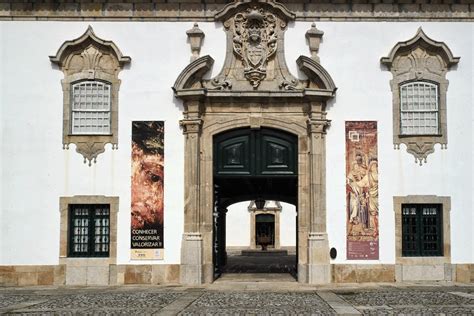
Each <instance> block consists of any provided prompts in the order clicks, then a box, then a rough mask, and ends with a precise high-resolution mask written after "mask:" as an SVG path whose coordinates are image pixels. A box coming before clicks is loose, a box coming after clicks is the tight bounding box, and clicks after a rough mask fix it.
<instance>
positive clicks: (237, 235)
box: [225, 201, 250, 247]
mask: <svg viewBox="0 0 474 316" xmlns="http://www.w3.org/2000/svg"><path fill="white" fill-rule="evenodd" d="M249 204H250V201H245V202H240V203H235V204H232V205H230V206H229V207H228V208H227V217H226V231H225V233H226V235H225V238H226V246H230V247H237V246H238V247H249V245H250V213H249V211H248V209H247V207H248V206H249Z"/></svg>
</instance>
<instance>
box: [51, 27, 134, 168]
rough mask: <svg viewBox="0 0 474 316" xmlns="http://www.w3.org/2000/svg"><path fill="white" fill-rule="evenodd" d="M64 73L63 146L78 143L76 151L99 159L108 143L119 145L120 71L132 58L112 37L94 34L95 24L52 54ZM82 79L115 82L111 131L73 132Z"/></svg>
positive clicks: (62, 81)
mask: <svg viewBox="0 0 474 316" xmlns="http://www.w3.org/2000/svg"><path fill="white" fill-rule="evenodd" d="M49 58H50V60H51V62H52V63H54V64H56V65H58V67H59V68H60V69H61V70H62V71H63V73H64V79H63V80H61V84H62V88H63V148H64V149H69V145H70V144H75V145H76V151H77V152H78V153H80V154H81V155H82V156H83V157H84V163H85V162H86V161H87V160H88V161H89V166H90V165H91V162H92V161H94V162H96V160H97V156H98V155H99V154H100V153H103V152H104V151H105V144H107V143H111V144H112V149H116V148H117V147H118V92H119V88H120V83H121V81H120V79H118V75H119V73H120V71H121V70H122V69H123V68H124V66H125V65H126V64H128V63H130V61H131V58H130V57H128V56H123V55H122V53H121V52H120V50H119V49H118V47H117V46H116V45H115V44H114V43H113V42H111V41H106V40H103V39H101V38H99V37H97V36H96V35H95V34H94V30H93V29H92V27H90V26H89V27H88V28H87V31H86V32H85V33H84V34H83V35H82V36H80V37H79V38H77V39H74V40H71V41H66V42H64V43H63V44H62V45H61V47H60V48H59V50H58V52H57V53H56V55H55V56H50V57H49ZM81 81H103V82H107V83H109V84H110V85H111V104H110V134H106V135H104V134H93V135H91V134H73V133H72V127H71V124H72V120H71V106H72V85H73V84H76V83H78V82H81Z"/></svg>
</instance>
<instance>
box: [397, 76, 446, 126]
mask: <svg viewBox="0 0 474 316" xmlns="http://www.w3.org/2000/svg"><path fill="white" fill-rule="evenodd" d="M400 104H401V107H400V124H401V126H400V127H401V130H400V132H401V134H402V135H436V134H438V132H439V119H438V86H437V85H435V84H432V83H428V82H421V81H415V82H409V83H406V84H404V85H402V86H401V87H400Z"/></svg>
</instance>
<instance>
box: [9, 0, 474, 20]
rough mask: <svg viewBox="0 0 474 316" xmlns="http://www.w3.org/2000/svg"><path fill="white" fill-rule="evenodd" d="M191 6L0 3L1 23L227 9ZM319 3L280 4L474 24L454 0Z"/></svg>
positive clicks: (470, 9)
mask: <svg viewBox="0 0 474 316" xmlns="http://www.w3.org/2000/svg"><path fill="white" fill-rule="evenodd" d="M191 1H192V0H187V1H178V0H167V1H166V0H165V1H164V2H161V1H160V2H158V1H150V2H149V3H144V2H143V1H136V2H133V1H129V2H127V3H126V2H117V3H115V2H114V3H109V2H108V1H103V2H102V3H97V2H93V3H92V1H90V0H89V1H85V0H82V1H81V0H76V1H74V2H72V1H71V2H68V3H64V2H61V3H59V2H58V3H44V2H39V1H33V0H29V1H23V2H13V1H0V20H58V21H65V20H73V21H74V20H75V21H97V20H100V21H104V20H105V21H113V20H120V21H192V22H196V21H214V16H215V15H216V14H217V13H218V12H220V11H221V10H223V9H224V7H225V6H226V4H225V3H219V2H221V1H222V0H216V1H214V2H212V3H210V2H206V1H204V2H201V3H196V2H194V3H193V2H191ZM222 2H224V1H222ZM317 2H318V1H315V0H310V2H309V3H305V2H303V1H301V2H294V1H291V2H290V1H281V3H282V4H283V5H284V6H285V7H286V8H287V9H288V10H291V11H293V12H294V13H295V19H296V20H297V21H328V20H331V21H332V20H334V21H474V1H473V0H466V1H463V3H462V4H459V3H456V2H457V1H455V0H447V1H443V4H431V3H429V2H430V0H420V1H416V3H403V2H406V1H402V0H394V1H390V3H386V2H387V1H382V0H375V1H369V0H362V1H360V0H359V1H357V2H358V3H354V2H356V1H353V0H341V1H338V2H340V3H337V4H336V3H317ZM364 2H365V3H364ZM413 2H415V1H413Z"/></svg>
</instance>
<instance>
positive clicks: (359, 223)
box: [346, 121, 379, 259]
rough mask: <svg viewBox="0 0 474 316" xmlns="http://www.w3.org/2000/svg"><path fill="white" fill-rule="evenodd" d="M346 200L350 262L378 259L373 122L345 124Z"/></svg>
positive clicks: (376, 174)
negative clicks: (351, 260) (352, 260)
mask: <svg viewBox="0 0 474 316" xmlns="http://www.w3.org/2000/svg"><path fill="white" fill-rule="evenodd" d="M346 155H347V156H346V168H347V170H346V194H347V195H346V198H347V241H348V258H349V259H374V258H376V257H378V250H377V247H378V246H377V245H378V236H379V228H378V216H379V200H378V159H377V127H376V122H369V121H366V122H364V121H362V122H346Z"/></svg>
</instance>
